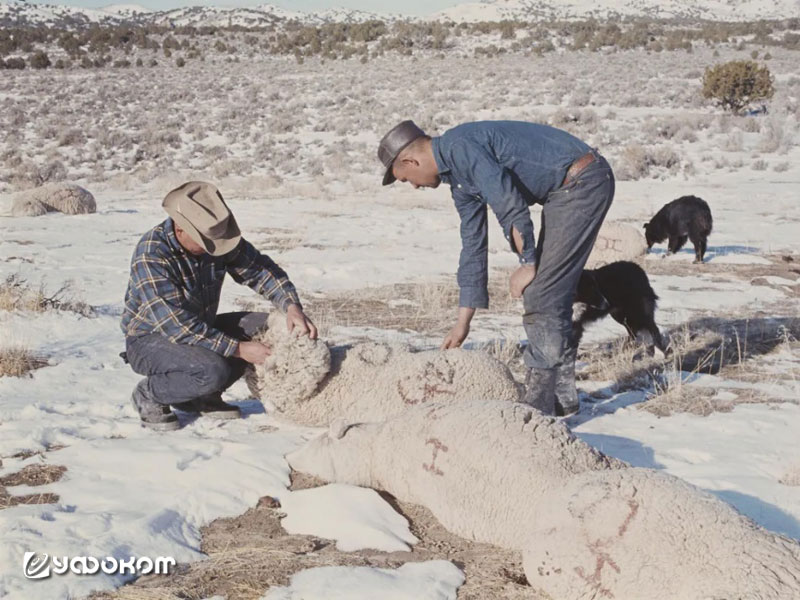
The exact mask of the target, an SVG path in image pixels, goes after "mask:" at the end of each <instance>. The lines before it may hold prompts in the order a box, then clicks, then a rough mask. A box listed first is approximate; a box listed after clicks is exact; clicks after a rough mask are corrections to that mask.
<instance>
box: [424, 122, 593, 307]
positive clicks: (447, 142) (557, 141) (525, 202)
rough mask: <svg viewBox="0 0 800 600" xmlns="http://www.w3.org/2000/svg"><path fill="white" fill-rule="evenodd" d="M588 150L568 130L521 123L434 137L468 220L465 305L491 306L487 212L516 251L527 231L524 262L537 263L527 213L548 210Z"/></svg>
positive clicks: (462, 275) (462, 277) (480, 125)
mask: <svg viewBox="0 0 800 600" xmlns="http://www.w3.org/2000/svg"><path fill="white" fill-rule="evenodd" d="M589 150H590V148H589V146H587V145H586V144H584V143H583V142H582V141H580V140H579V139H578V138H576V137H574V136H573V135H571V134H569V133H567V132H566V131H562V130H560V129H555V128H554V127H550V126H548V125H540V124H538V123H524V122H521V121H478V122H475V123H465V124H463V125H459V126H458V127H454V128H453V129H450V130H448V131H446V132H445V133H444V134H443V135H442V136H440V137H435V138H433V156H434V158H435V159H436V165H437V167H438V168H439V175H440V177H441V178H442V181H443V182H444V183H447V184H449V185H450V187H451V192H452V195H453V200H454V202H455V205H456V209H457V210H458V214H459V215H460V216H461V243H462V248H461V258H460V260H459V266H458V285H459V288H460V289H461V293H460V297H459V305H460V306H468V307H473V308H488V306H489V292H488V279H489V275H488V248H489V245H488V238H487V232H488V229H487V221H486V214H487V211H486V206H487V205H488V206H490V207H491V209H492V210H493V211H494V213H495V215H496V216H497V220H498V221H499V222H500V226H501V227H502V228H503V235H505V237H506V239H507V240H508V241H509V244H511V228H512V227H515V228H516V229H517V231H519V232H520V234H521V235H522V242H523V249H522V252H521V253H520V262H521V263H531V264H534V263H535V261H536V243H535V240H534V235H533V223H532V222H531V214H530V209H529V208H528V207H529V206H530V205H531V204H533V203H539V204H544V202H545V199H546V198H547V195H548V194H549V193H550V192H552V191H553V190H555V189H558V188H559V187H560V186H561V183H562V182H563V181H564V176H565V175H566V173H567V169H568V168H569V166H570V165H571V164H572V163H573V162H574V161H575V160H576V159H577V158H579V157H580V156H582V155H584V154H586V153H587V152H589ZM512 250H513V246H512Z"/></svg>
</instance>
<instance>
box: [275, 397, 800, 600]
mask: <svg viewBox="0 0 800 600" xmlns="http://www.w3.org/2000/svg"><path fill="white" fill-rule="evenodd" d="M287 459H288V461H289V464H290V465H291V466H292V468H294V469H296V470H298V471H303V472H306V473H310V474H313V475H316V476H318V477H320V478H322V479H324V480H326V481H331V482H342V483H350V484H354V485H362V486H368V487H372V488H376V489H380V490H385V491H388V492H389V493H390V494H392V495H394V496H395V497H397V498H398V499H400V500H403V501H408V502H414V503H418V504H422V505H424V506H426V507H427V508H429V509H430V510H431V511H432V512H433V514H434V516H435V517H436V518H437V519H438V520H439V521H440V522H441V523H442V525H443V526H445V527H446V528H447V529H449V530H450V531H452V532H453V533H455V534H457V535H460V536H463V537H466V538H469V539H475V540H480V541H484V542H490V543H495V544H498V545H500V546H503V547H506V548H511V549H517V550H522V552H523V562H524V567H525V574H526V577H527V579H528V581H529V582H530V584H531V585H532V586H533V587H534V588H535V589H537V590H540V591H542V592H544V593H546V594H548V595H549V597H553V598H559V599H561V600H586V599H589V598H619V599H628V598H649V599H653V600H667V599H670V600H672V599H674V598H682V599H686V600H700V599H704V600H705V599H708V598H748V599H760V600H767V599H770V600H772V599H774V600H778V599H784V598H794V597H800V546H798V544H797V543H796V542H794V541H792V540H789V539H788V538H783V537H781V536H778V535H775V534H772V533H770V532H768V531H766V530H764V529H762V528H760V527H758V526H757V525H755V524H754V523H753V522H752V521H750V520H749V519H747V518H746V517H744V516H742V515H740V514H739V513H737V512H736V511H735V510H734V509H733V508H732V507H730V506H729V505H728V504H726V503H725V502H723V501H722V500H719V499H718V498H716V497H715V496H713V495H711V494H708V493H706V492H704V491H702V490H699V489H697V488H696V487H694V486H692V485H690V484H688V483H686V482H684V481H681V480H680V479H678V478H676V477H673V476H671V475H667V474H665V473H663V472H659V471H654V470H651V469H641V468H635V467H630V466H628V465H626V464H625V463H623V462H621V461H618V460H616V459H613V458H609V457H606V456H605V455H603V454H602V453H600V452H598V451H597V450H594V449H593V448H591V447H590V446H588V445H587V444H585V443H584V442H582V441H580V440H578V439H576V438H575V437H574V436H573V435H572V434H571V433H570V431H569V430H568V429H567V427H566V426H564V425H563V424H562V423H560V422H557V421H555V420H553V419H551V418H548V417H544V416H542V415H540V414H539V413H538V412H536V411H535V410H533V409H531V408H530V407H527V406H525V405H523V404H513V403H508V402H492V401H481V400H473V401H467V402H461V403H452V402H446V401H445V402H437V403H434V404H431V405H427V406H417V407H413V408H411V409H409V410H407V411H405V412H403V413H402V414H400V415H398V416H396V417H394V418H392V419H389V420H387V421H385V422H383V423H367V424H353V425H349V424H346V423H344V422H343V421H337V422H335V423H334V424H332V425H331V427H330V428H329V431H328V432H327V433H325V434H323V435H322V436H320V437H318V438H316V439H314V440H311V441H310V442H308V443H307V444H306V445H305V446H303V447H302V448H300V449H299V450H297V451H295V452H293V453H291V454H289V455H288V456H287Z"/></svg>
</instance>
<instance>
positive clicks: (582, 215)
mask: <svg viewBox="0 0 800 600" xmlns="http://www.w3.org/2000/svg"><path fill="white" fill-rule="evenodd" d="M613 198H614V174H613V173H612V172H611V167H609V165H608V163H607V162H606V160H605V159H604V158H603V157H601V156H599V155H596V160H595V161H594V162H592V163H591V164H590V165H588V166H587V167H586V168H585V169H584V170H583V171H581V172H580V173H579V174H578V175H577V176H576V177H575V178H574V179H573V180H572V181H570V182H569V183H568V184H567V185H565V186H562V187H560V188H559V189H557V190H555V191H553V192H551V193H550V194H549V195H548V196H547V200H546V201H545V204H544V208H543V210H542V225H541V227H540V230H539V241H538V244H537V247H536V256H537V271H536V277H535V279H534V280H533V282H532V283H531V284H530V285H529V286H528V287H527V288H525V292H524V293H523V306H524V309H525V312H524V315H523V318H522V322H523V326H524V328H525V333H526V334H527V336H528V347H527V348H526V350H525V355H524V361H525V364H526V365H527V366H528V367H529V368H533V369H543V370H547V371H550V372H552V375H553V377H557V379H556V381H555V382H551V388H553V389H555V390H556V393H557V394H558V395H559V397H560V396H561V393H562V392H564V393H566V391H569V392H570V393H571V394H574V393H575V391H574V382H575V369H574V366H575V355H576V353H577V345H576V343H575V340H574V339H573V335H572V302H573V300H574V298H575V290H576V289H577V287H578V280H579V279H580V276H581V272H582V271H583V268H584V266H585V265H586V261H587V260H588V258H589V254H590V253H591V251H592V247H593V246H594V242H595V240H596V239H597V234H598V232H599V231H600V226H601V225H602V223H603V219H604V218H605V216H606V213H607V212H608V209H609V207H610V206H611V202H612V200H613ZM570 385H571V386H572V389H571V390H566V388H568V387H569V386H570ZM561 388H564V390H562V392H558V390H559V389H561Z"/></svg>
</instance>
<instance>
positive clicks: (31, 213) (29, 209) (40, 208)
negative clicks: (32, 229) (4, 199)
mask: <svg viewBox="0 0 800 600" xmlns="http://www.w3.org/2000/svg"><path fill="white" fill-rule="evenodd" d="M48 212H50V211H49V209H48V208H47V206H45V204H44V203H43V202H41V201H39V200H36V199H33V198H20V197H16V198H14V201H13V203H12V205H11V215H12V216H14V217H41V216H42V215H46V214H47V213H48Z"/></svg>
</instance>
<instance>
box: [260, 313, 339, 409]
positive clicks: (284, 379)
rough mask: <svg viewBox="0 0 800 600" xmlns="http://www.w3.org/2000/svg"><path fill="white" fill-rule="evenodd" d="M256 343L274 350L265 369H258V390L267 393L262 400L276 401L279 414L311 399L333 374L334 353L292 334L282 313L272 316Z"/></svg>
mask: <svg viewBox="0 0 800 600" xmlns="http://www.w3.org/2000/svg"><path fill="white" fill-rule="evenodd" d="M255 339H256V340H257V341H259V342H262V343H264V344H267V345H268V346H269V347H270V348H271V349H272V353H271V354H270V356H269V357H267V360H266V361H265V363H264V365H263V366H257V367H256V378H255V379H256V380H257V386H256V387H257V388H258V391H259V392H263V393H262V394H261V397H266V398H269V399H273V398H274V401H273V403H274V404H275V408H276V409H277V410H279V411H283V410H285V408H286V407H287V405H289V404H290V403H297V402H303V401H305V400H308V399H309V398H311V396H313V395H314V393H315V392H316V391H317V388H318V387H319V384H320V383H322V381H323V380H324V379H325V377H326V376H327V375H328V373H329V372H330V370H331V353H330V350H329V349H328V346H327V345H326V344H325V342H323V341H322V340H319V339H317V340H312V339H310V338H309V337H308V336H300V335H298V334H297V332H296V331H294V332H291V333H290V332H289V330H288V328H287V327H286V315H285V314H283V313H282V312H280V311H273V312H272V314H270V316H269V319H268V320H267V329H266V330H265V331H263V332H261V333H260V334H259V335H257V336H256V337H255Z"/></svg>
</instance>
